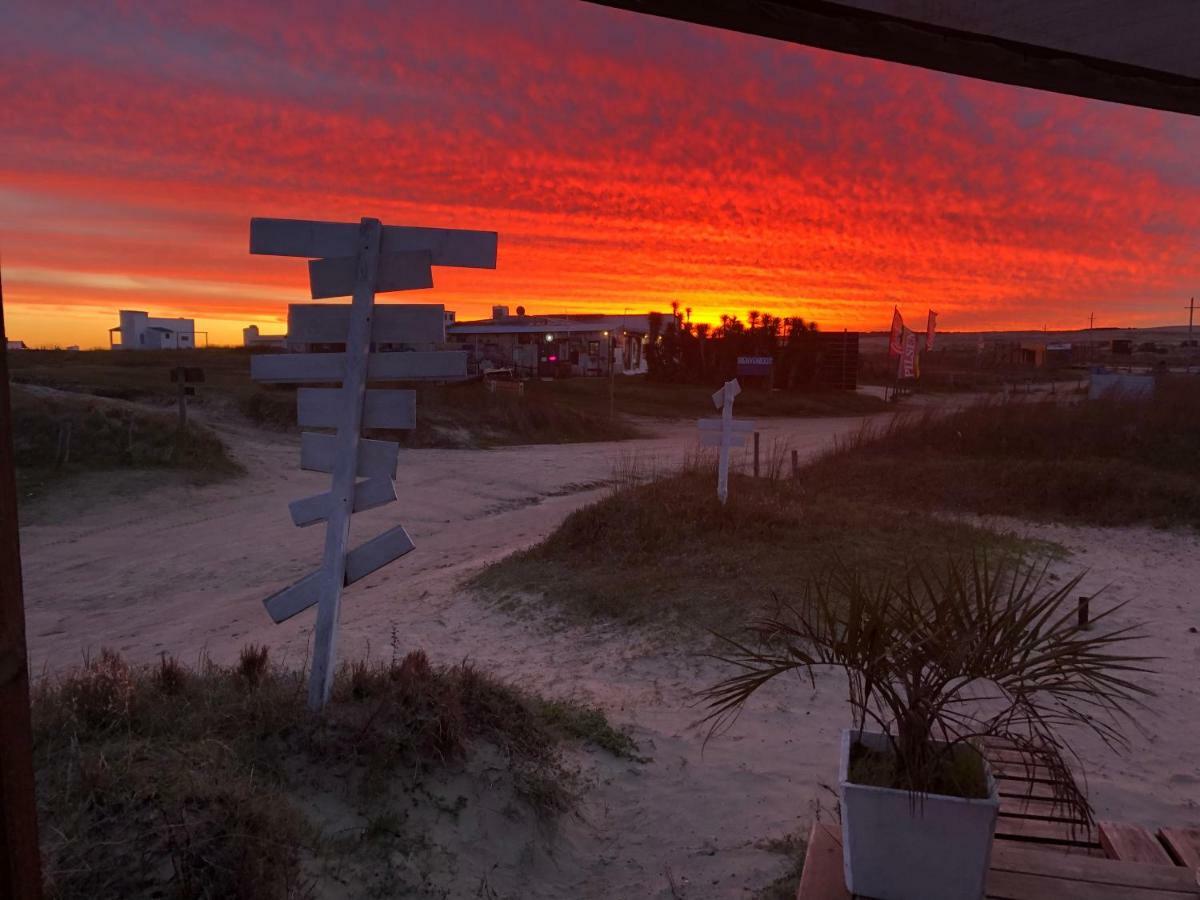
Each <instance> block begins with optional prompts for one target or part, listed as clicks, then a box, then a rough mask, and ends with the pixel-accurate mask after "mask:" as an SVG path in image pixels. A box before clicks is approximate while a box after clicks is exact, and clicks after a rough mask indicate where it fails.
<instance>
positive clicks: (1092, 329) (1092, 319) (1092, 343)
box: [1088, 312, 1096, 360]
mask: <svg viewBox="0 0 1200 900" xmlns="http://www.w3.org/2000/svg"><path fill="white" fill-rule="evenodd" d="M1095 355H1096V314H1095V313H1094V312H1093V313H1088V359H1089V360H1091V359H1092V358H1094V357H1095Z"/></svg>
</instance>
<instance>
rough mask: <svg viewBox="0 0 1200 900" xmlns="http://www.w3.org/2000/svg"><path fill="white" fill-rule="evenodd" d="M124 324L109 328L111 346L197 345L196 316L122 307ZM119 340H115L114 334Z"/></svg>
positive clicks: (162, 347)
mask: <svg viewBox="0 0 1200 900" xmlns="http://www.w3.org/2000/svg"><path fill="white" fill-rule="evenodd" d="M118 315H119V316H120V321H121V324H120V325H117V326H116V327H114V328H110V329H108V346H109V349H110V350H190V349H192V348H193V347H195V346H196V321H195V319H164V318H156V317H152V316H151V315H150V314H149V313H145V312H142V311H141V310H136V309H123V310H121V311H120V312H119V313H118ZM114 332H115V333H117V334H119V335H120V340H115V341H114V340H113V334H114Z"/></svg>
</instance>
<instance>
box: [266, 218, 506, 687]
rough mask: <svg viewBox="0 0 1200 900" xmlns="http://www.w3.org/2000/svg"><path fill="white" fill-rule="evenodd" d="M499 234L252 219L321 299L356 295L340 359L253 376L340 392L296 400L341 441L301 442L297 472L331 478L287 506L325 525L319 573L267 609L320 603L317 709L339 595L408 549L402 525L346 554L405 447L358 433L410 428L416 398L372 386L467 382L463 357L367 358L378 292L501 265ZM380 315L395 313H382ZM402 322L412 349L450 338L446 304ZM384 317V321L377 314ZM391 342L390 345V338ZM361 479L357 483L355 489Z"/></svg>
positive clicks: (329, 673)
mask: <svg viewBox="0 0 1200 900" xmlns="http://www.w3.org/2000/svg"><path fill="white" fill-rule="evenodd" d="M496 241H497V238H496V233H495V232H494V231H460V230H452V229H443V228H409V227H399V226H392V225H388V226H384V225H382V224H381V223H380V221H379V220H378V219H363V220H362V221H361V222H360V223H359V224H357V225H356V224H354V223H351V222H309V221H302V220H297V219H251V220H250V252H251V253H263V254H269V255H274V256H301V257H308V258H309V260H310V261H309V264H308V271H309V286H310V289H311V293H312V297H313V299H314V300H316V299H322V298H327V297H344V296H346V295H350V296H351V297H352V299H351V303H350V306H349V307H340V309H345V310H347V314H346V315H345V322H346V325H345V332H344V339H345V342H346V352H345V353H299V354H283V355H278V356H276V355H270V356H256V357H254V358H253V359H252V360H251V375H252V377H253V378H254V379H255V380H258V381H267V382H293V383H309V384H312V383H322V382H326V383H328V382H339V381H340V382H341V387H339V388H301V389H299V391H298V392H297V395H296V406H297V419H298V420H299V424H300V425H301V426H302V427H312V428H336V429H337V433H336V434H335V435H329V434H314V433H305V434H303V435H301V445H300V467H301V468H302V469H311V470H314V471H318V472H328V473H331V474H332V475H333V482H332V486H331V489H330V491H329V492H328V493H325V494H318V495H317V496H314V497H307V498H305V499H303V500H297V501H295V502H293V503H292V504H291V513H292V520H293V521H294V522H295V523H296V524H297V525H299V526H305V525H313V524H315V523H317V522H321V521H324V522H325V523H326V524H325V553H324V556H323V558H322V561H321V568H320V569H318V570H317V571H316V572H313V573H312V574H311V575H308V576H307V577H305V578H303V579H301V580H300V581H298V582H297V583H296V584H294V585H292V586H291V587H288V588H285V589H284V590H282V591H279V592H278V593H276V594H273V595H271V596H270V597H268V598H267V599H266V600H265V601H264V604H265V605H266V607H267V612H268V613H270V615H271V618H272V619H274V620H275V621H276V622H282V621H284V620H285V619H288V618H291V617H292V616H294V615H296V614H297V613H298V612H301V611H302V610H305V609H308V608H309V607H310V606H313V605H314V604H315V605H316V606H317V627H316V633H315V637H314V640H313V657H312V658H313V666H312V676H311V679H310V681H309V690H308V703H309V706H311V707H312V708H313V709H320V708H321V707H323V706H324V705H325V703H326V701H327V700H328V699H329V692H330V689H331V688H332V686H333V674H334V657H335V653H336V643H337V627H338V612H339V608H340V605H341V596H342V588H343V587H344V586H345V585H348V584H351V583H352V582H354V581H357V580H358V579H360V578H364V577H366V576H367V575H369V574H371V573H372V572H374V571H375V570H376V569H379V568H381V567H382V566H384V565H387V564H388V563H389V562H392V561H393V560H395V559H397V558H399V557H400V556H403V555H404V554H405V553H407V552H409V551H410V550H412V549H413V543H412V541H411V540H410V539H409V536H408V533H407V532H406V531H405V530H404V528H403V527H402V526H396V527H395V528H391V529H389V530H388V531H385V532H384V533H383V534H381V535H379V536H377V537H375V538H373V539H372V540H369V541H367V542H366V543H365V544H363V545H362V546H360V547H356V548H355V549H353V550H351V551H349V552H347V551H346V542H347V539H348V538H349V534H350V516H351V515H352V514H353V513H356V512H361V511H362V510H365V509H371V508H373V507H376V506H382V505H383V504H385V503H391V502H392V501H393V500H395V499H396V488H395V485H394V483H393V479H394V478H395V476H396V461H397V458H398V455H399V445H397V444H396V443H394V442H391V441H372V440H365V439H364V438H362V437H361V435H360V432H361V430H362V429H363V428H413V427H415V425H416V395H415V393H414V392H413V391H401V390H367V382H368V381H382V380H387V381H399V380H412V379H431V378H436V379H446V378H462V377H464V376H465V375H466V354H465V353H459V352H446V351H424V352H417V351H414V352H408V353H372V352H371V343H372V319H373V318H374V312H375V294H376V292H377V291H404V290H414V289H418V288H429V287H433V277H432V272H431V269H430V267H431V266H470V267H474V268H486V269H494V268H495V267H496ZM379 309H380V310H383V311H389V312H390V311H392V310H396V309H397V308H396V307H380V308H379ZM402 309H403V311H404V313H405V314H406V315H405V316H403V317H400V316H397V315H393V316H391V317H390V318H391V320H392V322H393V325H396V322H397V321H398V320H399V319H401V318H402V319H403V325H402V326H397V327H403V328H404V329H406V330H407V331H408V332H409V333H411V334H414V335H419V337H415V338H413V340H414V342H416V341H427V340H428V339H429V337H430V336H431V335H433V336H435V337H436V339H437V340H441V339H443V337H444V334H445V320H444V311H443V308H442V307H441V306H435V305H421V306H407V305H406V306H404V307H402ZM380 318H381V319H383V318H384V317H383V316H382V315H381V316H380ZM396 337H397V335H396V334H394V333H389V334H388V336H387V338H388V340H395V339H396ZM360 478H361V479H364V480H362V481H359V480H358V479H360Z"/></svg>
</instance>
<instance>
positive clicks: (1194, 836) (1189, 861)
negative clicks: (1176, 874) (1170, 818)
mask: <svg viewBox="0 0 1200 900" xmlns="http://www.w3.org/2000/svg"><path fill="white" fill-rule="evenodd" d="M1158 836H1159V837H1160V838H1162V841H1163V843H1164V844H1165V845H1166V848H1167V852H1168V853H1170V854H1171V858H1172V859H1174V860H1175V863H1176V865H1180V866H1186V867H1187V868H1188V869H1190V870H1191V871H1192V872H1195V873H1196V875H1197V877H1200V828H1160V829H1159V831H1158Z"/></svg>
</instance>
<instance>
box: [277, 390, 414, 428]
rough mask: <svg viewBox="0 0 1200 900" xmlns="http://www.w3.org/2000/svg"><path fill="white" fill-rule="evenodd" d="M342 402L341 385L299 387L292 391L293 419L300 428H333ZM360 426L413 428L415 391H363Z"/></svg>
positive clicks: (344, 400) (338, 419)
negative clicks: (333, 386) (293, 393)
mask: <svg viewBox="0 0 1200 900" xmlns="http://www.w3.org/2000/svg"><path fill="white" fill-rule="evenodd" d="M345 402H346V399H345V395H344V394H343V392H342V389H341V388H300V390H298V391H297V392H296V421H297V423H298V424H299V425H300V427H301V428H336V427H337V424H338V422H339V421H340V420H341V416H342V405H343V404H344V403H345ZM362 427H363V428H416V427H417V392H416V391H395V390H369V391H367V395H366V398H365V399H364V400H363V411H362Z"/></svg>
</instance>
